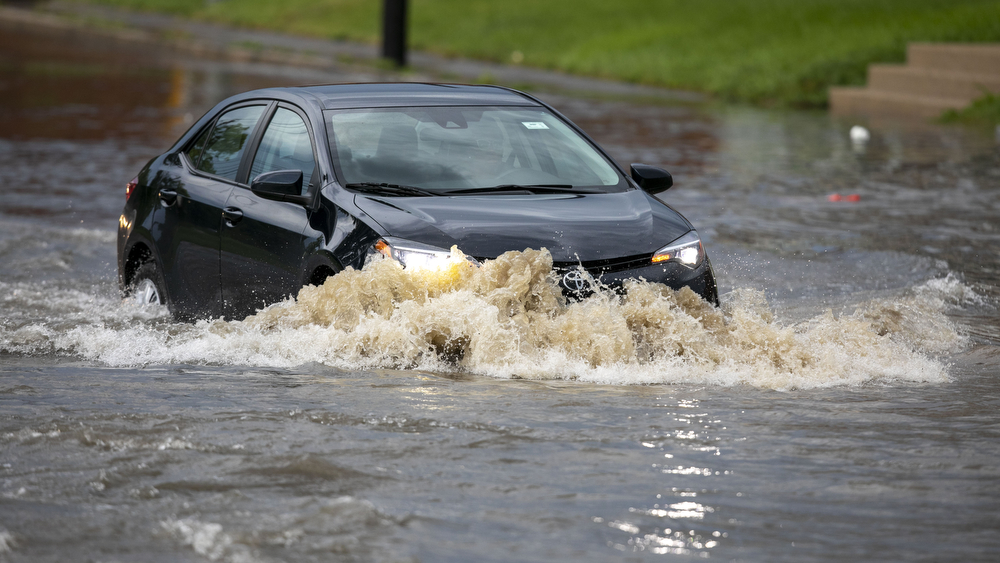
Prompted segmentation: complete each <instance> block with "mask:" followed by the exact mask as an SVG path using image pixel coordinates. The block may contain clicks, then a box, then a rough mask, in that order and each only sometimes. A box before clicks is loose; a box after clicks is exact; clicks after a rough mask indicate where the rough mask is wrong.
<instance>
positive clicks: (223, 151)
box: [188, 106, 266, 181]
mask: <svg viewBox="0 0 1000 563" xmlns="http://www.w3.org/2000/svg"><path fill="white" fill-rule="evenodd" d="M265 107H266V106H245V107H241V108H236V109H234V110H230V111H227V112H226V113H224V114H222V115H221V116H219V119H218V120H217V121H216V122H215V127H213V128H212V132H211V133H210V134H209V136H208V138H207V139H206V140H205V141H204V145H202V141H201V140H199V141H198V142H196V143H195V145H194V148H193V149H192V150H191V152H190V153H188V154H189V155H190V156H191V157H192V162H196V164H195V165H194V166H195V168H197V169H198V170H201V171H202V172H207V173H208V174H215V175H216V176H221V177H223V178H226V179H228V180H234V181H235V180H236V173H237V172H238V171H239V168H240V159H241V158H242V157H243V149H244V147H246V144H247V139H248V138H249V137H250V133H251V132H252V131H253V127H254V125H256V124H257V120H258V119H260V116H261V114H262V113H264V108H265ZM196 152H197V153H200V155H196V154H195V153H196ZM197 156H200V159H199V160H197V161H195V157H197Z"/></svg>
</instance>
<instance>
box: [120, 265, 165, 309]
mask: <svg viewBox="0 0 1000 563" xmlns="http://www.w3.org/2000/svg"><path fill="white" fill-rule="evenodd" d="M126 297H127V298H130V299H131V300H132V301H133V302H134V303H135V304H136V305H138V306H140V307H146V306H149V305H166V304H167V292H166V290H165V289H164V284H163V276H162V275H160V270H159V268H157V267H156V262H144V263H143V264H142V265H141V266H139V269H138V270H136V271H135V275H134V276H132V283H131V284H129V289H128V294H127V295H126Z"/></svg>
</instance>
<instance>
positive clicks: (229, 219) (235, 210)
mask: <svg viewBox="0 0 1000 563" xmlns="http://www.w3.org/2000/svg"><path fill="white" fill-rule="evenodd" d="M222 217H223V218H224V219H225V220H226V226H227V227H232V226H233V225H235V224H236V223H239V222H240V219H242V218H243V210H242V209H240V208H239V207H227V208H225V209H223V210H222Z"/></svg>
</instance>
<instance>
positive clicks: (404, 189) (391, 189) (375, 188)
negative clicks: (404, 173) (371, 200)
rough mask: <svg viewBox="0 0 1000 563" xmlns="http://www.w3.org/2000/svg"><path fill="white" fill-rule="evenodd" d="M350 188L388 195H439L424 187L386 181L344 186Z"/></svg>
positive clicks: (367, 192) (365, 192)
mask: <svg viewBox="0 0 1000 563" xmlns="http://www.w3.org/2000/svg"><path fill="white" fill-rule="evenodd" d="M344 187H345V188H347V189H349V190H354V191H356V192H361V193H364V194H372V195H388V196H419V197H426V196H434V195H438V194H436V193H434V192H431V191H428V190H425V189H423V188H418V187H416V186H405V185H402V184H388V183H386V182H381V183H380V182H357V183H353V184H347V185H345V186H344Z"/></svg>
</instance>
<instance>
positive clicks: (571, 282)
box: [562, 270, 587, 291]
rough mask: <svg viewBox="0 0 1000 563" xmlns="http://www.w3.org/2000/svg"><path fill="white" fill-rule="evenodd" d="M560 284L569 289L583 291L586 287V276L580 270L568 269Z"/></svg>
mask: <svg viewBox="0 0 1000 563" xmlns="http://www.w3.org/2000/svg"><path fill="white" fill-rule="evenodd" d="M562 284H563V287H565V288H566V289H568V290H570V291H583V288H585V287H587V278H586V277H585V275H584V273H583V272H581V271H580V270H570V271H568V272H566V275H565V276H563V279H562Z"/></svg>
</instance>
